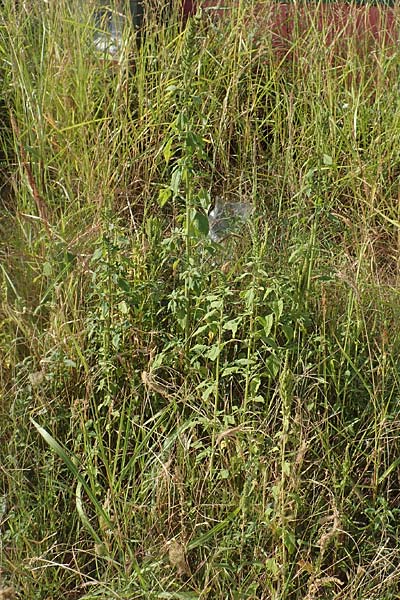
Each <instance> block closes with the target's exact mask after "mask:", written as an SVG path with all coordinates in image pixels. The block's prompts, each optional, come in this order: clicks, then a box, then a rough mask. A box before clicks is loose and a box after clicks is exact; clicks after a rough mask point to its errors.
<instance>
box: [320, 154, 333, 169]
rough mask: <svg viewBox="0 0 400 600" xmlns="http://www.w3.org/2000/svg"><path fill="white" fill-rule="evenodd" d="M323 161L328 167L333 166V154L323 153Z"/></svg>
mask: <svg viewBox="0 0 400 600" xmlns="http://www.w3.org/2000/svg"><path fill="white" fill-rule="evenodd" d="M322 162H323V163H324V165H325V166H326V167H331V166H332V165H333V160H332V156H329V154H323V156H322Z"/></svg>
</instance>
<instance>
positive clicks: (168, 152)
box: [163, 138, 174, 164]
mask: <svg viewBox="0 0 400 600" xmlns="http://www.w3.org/2000/svg"><path fill="white" fill-rule="evenodd" d="M173 141H174V138H169V140H167V141H166V142H165V144H164V147H163V155H164V160H165V164H168V163H169V161H170V159H171V156H172V155H173V151H172V143H173Z"/></svg>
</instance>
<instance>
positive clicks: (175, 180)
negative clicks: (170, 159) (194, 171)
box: [169, 167, 182, 196]
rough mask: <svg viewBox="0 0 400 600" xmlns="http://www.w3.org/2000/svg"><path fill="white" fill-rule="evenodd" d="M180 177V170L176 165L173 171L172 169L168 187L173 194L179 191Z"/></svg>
mask: <svg viewBox="0 0 400 600" xmlns="http://www.w3.org/2000/svg"><path fill="white" fill-rule="evenodd" d="M181 179H182V171H181V169H180V168H179V167H177V168H176V169H174V171H172V175H171V183H170V186H169V187H170V189H171V190H172V191H173V192H174V194H175V196H176V195H177V194H178V192H179V186H180V183H181Z"/></svg>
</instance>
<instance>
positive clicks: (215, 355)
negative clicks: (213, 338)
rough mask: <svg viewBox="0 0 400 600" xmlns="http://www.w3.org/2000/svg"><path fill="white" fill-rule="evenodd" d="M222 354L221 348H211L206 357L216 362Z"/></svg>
mask: <svg viewBox="0 0 400 600" xmlns="http://www.w3.org/2000/svg"><path fill="white" fill-rule="evenodd" d="M220 352H221V347H220V346H217V345H215V346H211V348H210V349H209V351H208V352H207V354H206V357H207V358H209V359H210V360H211V361H214V360H216V359H217V358H218V356H219V354H220Z"/></svg>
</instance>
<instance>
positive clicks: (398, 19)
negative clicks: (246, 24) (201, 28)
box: [183, 0, 400, 50]
mask: <svg viewBox="0 0 400 600" xmlns="http://www.w3.org/2000/svg"><path fill="white" fill-rule="evenodd" d="M197 6H201V7H202V8H203V9H204V11H205V12H207V13H209V14H210V15H214V16H218V17H223V16H224V15H225V16H226V15H229V11H230V7H232V6H234V0H197V2H196V0H183V13H184V15H185V16H186V17H187V16H189V15H190V14H194V13H195V11H196V8H197ZM251 10H252V11H253V13H254V14H255V15H256V21H257V30H258V32H261V31H266V32H270V34H271V36H272V45H273V46H274V47H276V48H280V49H282V50H285V49H287V48H288V47H290V45H291V41H292V40H293V37H294V34H295V33H296V37H297V38H298V37H299V36H301V35H302V34H303V33H305V32H306V31H307V30H308V29H309V28H310V26H311V25H312V26H313V27H317V29H319V30H320V31H321V32H324V35H325V36H326V37H325V43H326V44H327V45H329V44H333V43H334V46H335V47H340V46H341V45H343V43H345V41H346V40H350V39H351V40H353V41H354V40H355V41H356V42H358V43H360V44H363V45H365V43H366V42H367V43H368V42H373V43H378V44H386V45H398V44H399V39H400V8H399V7H397V8H396V7H391V6H385V5H383V4H380V5H367V4H354V3H348V2H346V3H345V2H329V3H324V2H315V3H314V2H306V3H304V2H302V3H296V4H294V3H283V2H271V3H268V4H262V3H261V2H260V3H259V4H257V3H255V4H254V6H253V7H252V9H251Z"/></svg>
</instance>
